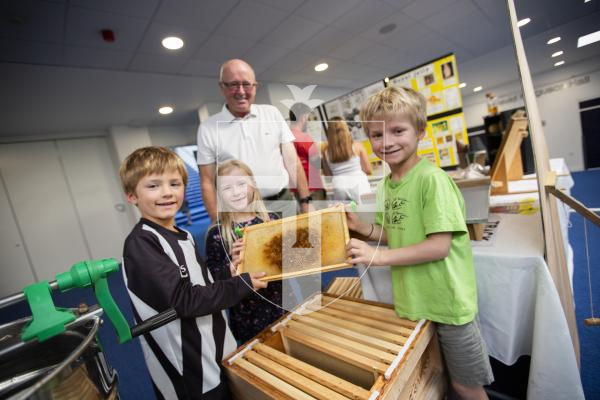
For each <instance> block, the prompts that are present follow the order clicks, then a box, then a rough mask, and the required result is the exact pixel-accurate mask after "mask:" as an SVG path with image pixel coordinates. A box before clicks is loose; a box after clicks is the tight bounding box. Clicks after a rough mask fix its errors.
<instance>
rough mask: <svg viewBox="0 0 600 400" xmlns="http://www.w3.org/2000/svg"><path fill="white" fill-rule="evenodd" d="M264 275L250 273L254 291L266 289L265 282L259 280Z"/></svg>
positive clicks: (262, 273) (264, 273)
mask: <svg viewBox="0 0 600 400" xmlns="http://www.w3.org/2000/svg"><path fill="white" fill-rule="evenodd" d="M266 275H267V273H266V272H250V279H252V287H253V288H254V290H258V289H264V288H266V287H267V282H263V281H261V280H260V279H261V278H264V277H265V276H266Z"/></svg>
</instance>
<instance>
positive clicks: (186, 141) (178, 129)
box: [148, 124, 198, 147]
mask: <svg viewBox="0 0 600 400" xmlns="http://www.w3.org/2000/svg"><path fill="white" fill-rule="evenodd" d="M197 130H198V125H197V124H196V125H187V126H160V127H149V128H148V133H149V135H150V142H152V145H153V146H164V147H174V146H187V145H190V144H196V131H197Z"/></svg>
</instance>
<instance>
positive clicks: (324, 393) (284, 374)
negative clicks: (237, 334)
mask: <svg viewBox="0 0 600 400" xmlns="http://www.w3.org/2000/svg"><path fill="white" fill-rule="evenodd" d="M244 358H245V359H246V360H248V361H250V362H251V363H252V364H254V365H256V366H258V367H260V368H262V369H263V370H265V371H267V372H268V373H270V374H272V375H274V376H276V377H278V378H281V379H283V380H284V381H285V382H287V383H289V384H291V385H292V386H294V387H296V388H298V389H300V390H302V391H303V392H305V393H307V394H309V395H311V396H313V397H315V398H317V399H319V400H330V399H331V400H348V398H347V397H346V396H342V395H341V394H339V393H337V392H334V391H333V390H331V389H329V388H327V387H325V386H323V385H321V384H320V383H318V382H315V381H313V380H312V379H309V378H307V377H305V376H303V375H301V374H299V373H297V372H296V371H293V370H291V369H289V368H287V367H285V366H283V365H280V364H277V363H276V362H274V361H273V360H271V359H269V358H267V357H265V356H263V355H261V354H258V353H257V352H255V351H253V350H250V351H248V352H246V353H245V354H244Z"/></svg>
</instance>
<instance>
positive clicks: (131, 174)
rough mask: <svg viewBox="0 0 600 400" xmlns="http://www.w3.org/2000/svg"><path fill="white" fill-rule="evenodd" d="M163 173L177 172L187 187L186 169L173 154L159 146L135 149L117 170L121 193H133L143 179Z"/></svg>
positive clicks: (180, 160)
mask: <svg viewBox="0 0 600 400" xmlns="http://www.w3.org/2000/svg"><path fill="white" fill-rule="evenodd" d="M165 171H177V172H179V174H180V175H181V179H182V180H183V185H184V186H186V185H187V179H188V174H187V169H186V168H185V164H184V163H183V160H182V159H181V158H180V157H179V156H178V155H177V154H175V152H173V151H172V150H169V149H167V148H165V147H159V146H149V147H142V148H140V149H137V150H135V151H134V152H133V153H131V154H130V155H128V156H127V158H126V159H125V160H124V161H123V162H122V163H121V168H119V176H120V177H121V185H122V186H123V191H124V192H125V193H126V194H129V193H135V187H136V186H137V184H138V183H139V181H140V180H141V179H142V178H143V177H145V176H147V175H151V174H162V173H164V172H165Z"/></svg>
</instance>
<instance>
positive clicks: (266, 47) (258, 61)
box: [242, 43, 290, 75]
mask: <svg viewBox="0 0 600 400" xmlns="http://www.w3.org/2000/svg"><path fill="white" fill-rule="evenodd" d="M288 53H290V49H288V48H285V47H279V46H274V45H270V44H261V43H258V44H256V45H254V46H253V47H252V48H251V49H250V50H248V51H247V52H246V53H244V55H243V57H242V58H243V59H244V61H246V62H248V63H249V64H250V65H252V67H253V68H254V71H255V72H256V74H257V75H258V67H262V68H261V70H265V69H266V68H268V67H269V66H270V65H271V64H273V63H274V62H276V61H277V60H279V59H281V58H282V57H284V56H285V55H286V54H288Z"/></svg>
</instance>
